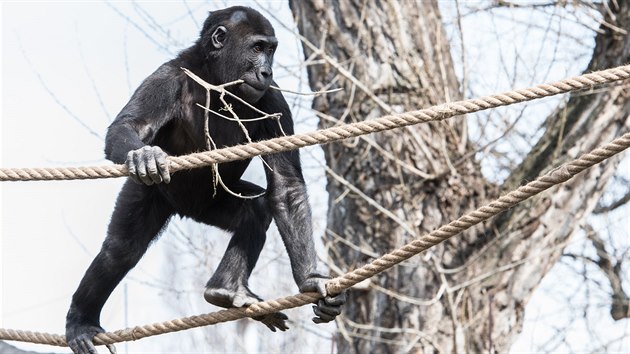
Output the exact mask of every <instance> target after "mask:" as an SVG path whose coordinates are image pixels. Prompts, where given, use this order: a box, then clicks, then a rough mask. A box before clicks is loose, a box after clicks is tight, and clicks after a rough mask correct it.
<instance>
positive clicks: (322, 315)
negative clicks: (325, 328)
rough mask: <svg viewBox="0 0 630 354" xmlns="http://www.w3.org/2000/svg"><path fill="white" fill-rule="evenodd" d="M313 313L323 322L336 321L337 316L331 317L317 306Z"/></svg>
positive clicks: (314, 307)
mask: <svg viewBox="0 0 630 354" xmlns="http://www.w3.org/2000/svg"><path fill="white" fill-rule="evenodd" d="M313 312H314V313H315V315H316V316H317V317H318V318H319V319H320V320H321V321H322V322H330V321H332V320H334V319H335V317H336V316H332V315H329V314H327V313H325V312H323V311H322V310H321V308H319V307H317V306H313Z"/></svg>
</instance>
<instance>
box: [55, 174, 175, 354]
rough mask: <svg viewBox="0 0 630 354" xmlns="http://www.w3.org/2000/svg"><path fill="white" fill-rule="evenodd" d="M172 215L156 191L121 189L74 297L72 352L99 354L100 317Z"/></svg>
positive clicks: (69, 320)
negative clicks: (96, 343) (95, 341)
mask: <svg viewBox="0 0 630 354" xmlns="http://www.w3.org/2000/svg"><path fill="white" fill-rule="evenodd" d="M170 215H171V208H170V207H169V206H168V205H167V203H166V202H165V201H164V200H163V199H162V198H161V197H160V196H159V194H158V193H157V189H155V188H153V189H152V188H150V187H147V186H141V185H137V184H135V183H134V182H132V181H128V182H127V183H126V184H125V185H124V186H123V188H122V190H121V192H120V194H119V195H118V199H117V201H116V207H115V208H114V213H113V215H112V220H111V222H110V224H109V228H108V231H107V238H105V241H104V242H103V245H102V248H101V251H100V252H99V254H98V255H97V256H96V258H94V260H93V261H92V264H91V265H90V267H89V268H88V270H87V271H86V272H85V275H84V276H83V279H82V280H81V283H80V284H79V288H78V289H77V291H76V292H75V293H74V295H73V296H72V303H71V305H70V310H69V311H68V315H67V317H66V340H67V341H68V345H69V346H70V348H71V349H72V351H73V352H75V353H78V354H88V353H90V354H96V353H97V351H96V348H94V345H93V343H92V338H93V337H94V335H95V334H97V333H100V332H103V329H102V328H101V326H100V319H99V318H100V313H101V309H102V308H103V305H104V304H105V301H106V300H107V298H108V297H109V295H110V294H111V293H112V291H113V290H114V288H115V287H116V285H118V283H119V282H120V280H121V279H122V278H123V277H124V276H125V274H127V272H128V271H129V270H130V269H131V268H133V267H134V266H135V265H136V264H137V263H138V261H139V260H140V258H141V257H142V255H143V254H144V253H145V251H146V250H147V248H148V246H149V244H150V243H151V241H152V240H153V239H154V238H155V236H156V235H157V234H158V233H159V232H160V230H161V229H162V228H163V226H164V224H165V223H166V221H167V220H168V219H169V217H170Z"/></svg>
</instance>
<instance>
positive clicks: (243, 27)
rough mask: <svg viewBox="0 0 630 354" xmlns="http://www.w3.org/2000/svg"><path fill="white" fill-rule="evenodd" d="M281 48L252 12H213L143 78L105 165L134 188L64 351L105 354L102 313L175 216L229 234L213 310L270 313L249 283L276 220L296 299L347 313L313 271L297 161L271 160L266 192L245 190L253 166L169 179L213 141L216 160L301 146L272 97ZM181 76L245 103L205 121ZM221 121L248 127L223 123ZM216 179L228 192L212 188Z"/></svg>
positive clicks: (199, 91)
mask: <svg viewBox="0 0 630 354" xmlns="http://www.w3.org/2000/svg"><path fill="white" fill-rule="evenodd" d="M277 45H278V40H277V39H276V37H275V34H274V29H273V27H272V26H271V24H270V23H269V21H268V20H267V19H266V18H265V17H264V16H262V15H261V14H260V13H259V12H257V11H255V10H253V9H250V8H247V7H240V6H236V7H230V8H226V9H223V10H219V11H214V12H210V14H209V16H208V18H207V19H206V21H205V22H204V24H203V28H202V30H201V34H200V37H199V39H198V40H197V41H196V42H195V43H194V44H193V45H192V46H191V47H190V48H188V49H185V50H183V51H182V52H181V53H180V54H179V55H178V56H177V57H176V58H175V59H172V60H171V61H169V62H167V63H165V64H163V65H162V66H160V67H159V68H158V69H157V70H156V71H155V72H154V73H153V74H151V75H150V76H149V77H148V78H146V79H145V80H144V81H143V82H142V84H141V85H140V87H138V89H137V90H136V91H135V92H134V94H133V95H132V97H131V99H130V100H129V102H128V103H127V105H125V107H124V108H123V109H122V111H121V112H120V113H119V114H118V116H117V117H116V119H115V120H114V121H113V123H112V124H111V125H110V127H109V128H108V131H107V136H106V141H105V155H106V157H107V159H109V160H111V161H113V162H114V163H119V164H122V163H124V164H126V166H127V168H128V169H129V174H130V178H128V180H127V181H126V182H125V184H124V185H123V187H122V190H121V191H120V194H119V195H118V198H117V201H116V206H115V208H114V211H113V215H112V218H111V222H110V224H109V227H108V230H107V236H106V238H105V240H104V242H103V244H102V248H101V250H100V252H99V253H98V255H97V256H96V258H95V259H94V260H93V261H92V263H91V265H90V266H89V268H88V269H87V271H86V272H85V275H84V276H83V279H82V280H81V282H80V284H79V287H78V289H77V290H76V292H75V293H74V295H73V296H72V302H71V304H70V309H69V311H68V314H67V317H66V339H67V341H68V345H69V346H70V348H71V349H72V351H73V352H74V353H76V354H88V353H92V354H94V353H97V352H96V349H95V347H94V344H93V342H92V340H93V337H94V335H96V334H97V333H100V332H103V331H104V329H103V328H102V327H101V326H100V313H101V310H102V308H103V305H104V304H105V301H107V298H108V297H109V296H110V295H111V293H112V291H113V290H114V288H115V287H116V286H117V285H118V283H119V282H120V281H121V280H122V278H123V277H124V276H125V274H127V272H128V271H129V270H130V269H131V268H133V267H134V266H135V265H136V264H137V263H138V261H139V260H140V258H141V257H142V255H143V254H144V253H145V251H146V250H147V248H148V247H149V245H150V244H151V242H152V241H153V240H155V239H156V238H157V236H158V235H159V234H160V233H161V231H162V230H163V229H164V228H165V227H166V225H167V223H168V221H169V219H170V218H171V217H172V216H173V215H176V214H177V215H180V216H182V217H188V218H191V219H193V220H195V221H198V222H202V223H205V224H208V225H213V226H217V227H219V228H221V229H223V230H227V231H229V232H231V233H232V234H233V235H232V238H231V239H230V242H229V245H228V246H227V249H226V251H225V254H224V255H223V258H222V259H221V261H220V263H219V265H218V267H217V269H216V271H215V272H214V274H213V275H212V277H210V280H208V283H207V284H206V288H205V292H204V298H205V299H206V301H207V302H209V303H211V304H214V305H217V306H221V307H225V308H230V307H242V306H249V305H251V304H253V303H255V302H258V301H262V299H261V298H260V297H259V296H258V295H256V294H255V293H253V292H252V291H251V290H250V289H249V286H248V279H249V276H250V275H251V273H252V270H253V268H254V266H255V265H256V261H257V260H258V256H259V255H260V252H261V250H262V248H263V245H264V243H265V238H266V231H267V229H268V227H269V224H270V223H271V220H272V218H273V219H274V220H275V222H276V225H277V227H278V230H279V231H280V235H281V237H282V240H283V242H284V245H285V247H286V250H287V253H288V255H289V259H290V262H291V269H292V273H293V279H294V280H295V282H296V284H297V286H298V288H299V291H300V292H311V291H316V292H319V293H320V294H321V295H322V296H323V298H322V299H321V300H320V301H319V302H318V303H317V304H316V305H315V306H314V307H313V310H314V312H315V315H316V317H314V318H313V321H314V322H316V323H323V322H329V321H332V320H333V319H334V318H335V317H336V316H337V315H339V314H340V313H341V307H342V305H343V304H344V303H345V302H346V294H345V293H341V294H328V293H327V292H326V287H325V283H326V281H327V280H328V279H329V277H328V276H326V275H324V274H322V273H321V272H318V270H317V264H316V263H317V259H316V253H315V247H314V243H313V235H312V233H313V232H312V221H311V210H310V207H309V204H308V199H307V194H306V187H305V184H304V177H303V175H302V169H301V166H300V157H299V153H298V152H297V151H290V152H283V153H277V154H271V155H266V156H264V157H263V161H264V163H265V165H266V166H265V174H266V178H267V190H265V189H263V188H262V187H260V186H257V185H255V184H253V183H250V182H247V181H244V180H242V179H241V176H242V175H243V172H244V171H245V169H246V168H247V166H248V164H249V162H250V160H245V161H234V162H230V163H223V164H219V165H218V167H216V169H214V170H213V168H200V169H194V170H188V171H179V172H176V173H173V174H172V175H171V174H170V173H169V164H168V161H167V159H166V158H167V156H168V155H184V154H189V153H193V152H198V151H202V150H207V149H208V148H209V147H208V142H207V137H206V133H205V130H206V129H207V130H208V131H209V132H211V134H212V138H211V139H212V141H213V147H216V148H221V147H227V146H233V145H237V144H241V143H246V142H248V140H249V139H252V140H253V141H256V140H264V139H270V138H275V137H278V136H282V135H283V134H289V135H290V134H293V121H292V118H291V112H290V110H289V106H288V105H287V102H286V101H285V99H284V97H283V96H282V93H280V92H279V91H277V90H273V89H270V86H271V85H275V83H274V81H273V71H272V64H273V57H274V53H275V51H276V48H277ZM182 68H187V69H189V70H190V71H191V72H193V73H194V74H195V75H197V76H198V77H200V78H202V79H203V80H204V81H206V82H208V83H210V84H212V85H221V84H224V83H229V82H234V81H236V80H241V81H239V82H240V83H238V84H235V85H231V86H228V88H227V90H228V91H229V92H230V93H232V94H234V95H235V96H238V97H239V98H241V99H242V100H243V101H244V102H245V103H243V102H242V101H241V100H239V99H236V98H234V97H231V96H230V95H225V97H220V94H219V93H217V92H212V93H211V94H210V111H208V112H206V111H205V110H204V109H203V108H202V107H198V106H197V104H201V105H205V103H206V94H207V91H206V89H205V88H204V87H202V86H200V85H199V84H198V83H196V82H195V81H193V79H191V78H190V77H189V76H188V75H186V73H185V72H184V71H183V70H182ZM222 110H223V111H225V110H229V111H230V113H234V114H236V115H237V116H238V117H239V118H240V119H241V121H240V122H238V121H234V119H232V120H229V119H225V116H224V117H221V116H220V113H218V112H220V111H222ZM261 111H262V112H267V113H279V114H280V116H279V119H255V118H258V117H260V116H261V114H260V112H261ZM206 115H209V117H208V118H209V119H208V120H207V121H206ZM241 125H243V126H244V127H245V128H246V131H247V133H246V132H245V131H244V129H243V126H241ZM217 176H220V179H221V182H222V186H223V188H217V187H216V184H215V183H213V179H216V178H217ZM255 319H256V320H258V321H261V322H263V323H264V324H265V325H266V326H267V327H269V329H271V330H272V331H274V332H275V331H276V329H279V330H282V331H284V330H286V329H288V327H287V326H286V322H285V321H286V320H287V319H288V318H287V316H286V315H285V314H283V313H281V312H278V313H274V314H270V315H266V316H260V317H257V318H255ZM110 349H111V348H110Z"/></svg>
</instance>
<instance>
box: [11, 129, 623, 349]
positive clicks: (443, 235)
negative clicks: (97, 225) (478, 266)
mask: <svg viewBox="0 0 630 354" xmlns="http://www.w3.org/2000/svg"><path fill="white" fill-rule="evenodd" d="M628 147H630V133H626V134H624V135H622V136H621V137H619V138H617V139H615V140H613V141H612V142H610V143H608V144H606V145H605V146H603V147H600V148H598V149H595V150H593V151H591V152H590V153H587V154H584V155H582V156H581V157H580V158H578V159H576V160H574V161H571V162H569V163H567V164H564V165H562V166H560V167H558V168H556V169H554V170H552V171H550V172H548V173H547V174H545V175H543V176H541V177H538V178H537V179H536V180H534V181H532V182H530V183H528V184H526V185H524V186H521V187H519V188H517V189H516V190H513V191H512V192H510V193H508V194H506V195H504V196H502V197H500V198H498V199H497V200H495V201H493V202H491V203H489V204H486V205H484V206H482V207H480V208H479V209H477V210H475V211H473V212H470V213H468V214H466V215H464V216H462V217H460V218H459V219H457V220H455V221H452V222H450V223H449V224H447V225H444V226H442V227H440V228H439V229H437V230H435V231H433V232H431V233H429V234H426V235H423V236H421V237H418V238H417V239H415V240H414V241H412V242H410V243H408V244H407V245H405V246H403V247H401V248H399V249H397V250H395V251H393V252H390V253H388V254H386V255H384V256H381V257H379V258H377V259H375V260H374V261H372V262H371V263H369V264H367V265H364V266H363V267H361V268H358V269H356V270H353V271H351V272H348V273H346V274H344V275H342V276H340V277H337V278H335V279H332V280H331V281H329V282H328V283H327V284H326V288H327V290H328V292H330V293H333V294H334V293H339V292H341V291H343V290H344V289H348V288H350V287H351V286H353V285H354V284H357V283H358V282H360V281H363V280H365V279H368V278H370V277H372V276H374V275H376V274H378V273H381V272H383V271H385V270H387V269H389V268H391V267H393V266H394V265H396V264H398V263H400V262H402V261H404V260H406V259H409V258H410V257H412V256H414V255H416V254H418V253H420V252H422V251H424V250H426V249H428V248H430V247H433V246H435V245H437V244H438V243H440V242H442V241H444V240H446V239H448V238H450V237H453V236H455V235H457V234H459V233H461V232H462V231H464V230H466V229H468V228H470V227H472V226H473V225H476V224H478V223H480V222H483V221H485V220H488V219H489V218H491V217H493V216H495V215H497V214H499V213H500V212H502V211H505V210H507V209H509V208H511V207H513V206H514V205H516V204H518V203H520V202H522V201H524V200H526V199H528V198H531V197H532V196H534V195H537V194H539V193H541V192H543V191H545V190H547V189H549V188H551V187H552V186H554V185H557V184H561V183H564V182H566V181H568V180H569V179H571V178H572V177H573V176H575V175H576V174H578V173H580V172H582V171H584V170H585V169H587V168H589V167H591V166H593V165H596V164H598V163H600V162H602V161H604V160H606V159H608V158H610V157H612V156H614V155H616V154H618V153H620V152H622V151H624V150H626V149H627V148H628ZM320 297H321V296H320V295H319V294H317V293H304V294H297V295H293V296H288V297H284V298H280V299H276V300H268V301H264V302H259V303H256V304H253V305H251V306H249V307H247V308H234V309H227V310H222V311H218V312H213V313H208V314H204V315H199V316H191V317H185V318H180V319H175V320H171V321H164V322H159V323H154V324H149V325H144V326H136V327H133V328H128V329H123V330H118V331H115V332H108V333H100V334H98V335H96V336H95V337H94V343H95V344H99V345H102V344H114V343H119V342H124V341H131V340H137V339H140V338H145V337H149V336H154V335H158V334H164V333H170V332H176V331H182V330H186V329H191V328H195V327H201V326H207V325H211V324H216V323H221V322H227V321H233V320H237V319H241V318H245V317H253V316H260V315H265V314H269V313H273V312H277V311H282V310H286V309H290V308H294V307H299V306H303V305H306V304H309V303H313V302H315V301H317V300H318V299H319V298H320ZM0 339H4V340H16V341H22V342H31V343H40V344H50V345H57V346H65V345H66V341H65V337H64V336H61V335H57V334H49V333H40V332H31V331H21V330H12V329H0Z"/></svg>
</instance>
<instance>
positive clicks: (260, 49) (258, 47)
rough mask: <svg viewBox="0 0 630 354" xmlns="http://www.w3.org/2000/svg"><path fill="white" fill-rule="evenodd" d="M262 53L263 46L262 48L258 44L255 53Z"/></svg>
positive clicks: (255, 46)
mask: <svg viewBox="0 0 630 354" xmlns="http://www.w3.org/2000/svg"><path fill="white" fill-rule="evenodd" d="M262 51H263V46H262V44H256V45H254V52H256V53H262Z"/></svg>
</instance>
